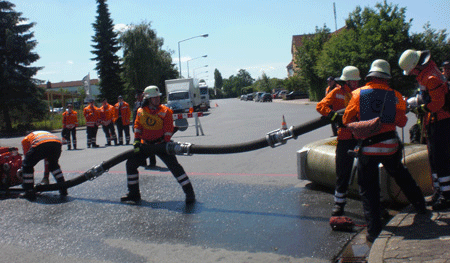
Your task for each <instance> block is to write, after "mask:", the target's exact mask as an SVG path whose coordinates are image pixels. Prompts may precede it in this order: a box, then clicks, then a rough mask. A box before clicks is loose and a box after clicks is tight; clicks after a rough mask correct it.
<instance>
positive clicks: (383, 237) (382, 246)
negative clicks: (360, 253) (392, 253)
mask: <svg viewBox="0 0 450 263" xmlns="http://www.w3.org/2000/svg"><path fill="white" fill-rule="evenodd" d="M408 215H409V209H408V210H405V211H404V212H400V213H398V214H397V215H396V216H394V217H393V218H392V219H391V220H390V221H389V223H388V224H387V225H386V226H385V227H387V226H389V227H398V226H399V225H400V224H401V223H402V221H403V220H404V219H405V218H406V217H407V216H408ZM392 236H394V233H392V232H389V231H386V230H382V231H381V233H380V235H379V236H378V238H377V239H375V242H374V243H373V244H372V247H371V248H370V252H369V257H368V262H371V263H372V262H373V263H383V262H384V251H385V250H386V248H387V244H388V243H389V240H390V239H391V237H392Z"/></svg>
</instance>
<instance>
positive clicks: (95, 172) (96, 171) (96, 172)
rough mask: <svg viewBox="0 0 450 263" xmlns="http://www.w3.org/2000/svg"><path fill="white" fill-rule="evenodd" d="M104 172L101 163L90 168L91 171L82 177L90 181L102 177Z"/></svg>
mask: <svg viewBox="0 0 450 263" xmlns="http://www.w3.org/2000/svg"><path fill="white" fill-rule="evenodd" d="M104 172H106V170H105V169H103V163H102V164H99V165H96V166H94V167H92V168H91V169H89V170H88V171H87V172H86V173H85V174H84V176H85V177H86V179H88V180H90V181H92V180H94V179H95V178H97V177H99V176H100V175H102V174H103V173H104Z"/></svg>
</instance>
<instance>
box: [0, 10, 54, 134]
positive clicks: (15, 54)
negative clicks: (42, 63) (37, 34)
mask: <svg viewBox="0 0 450 263" xmlns="http://www.w3.org/2000/svg"><path fill="white" fill-rule="evenodd" d="M14 7H15V5H14V4H12V3H10V2H8V1H0V110H1V111H2V113H3V115H2V117H3V123H4V125H5V130H6V131H7V132H11V131H12V122H11V115H14V117H17V116H16V115H17V114H21V115H22V116H23V117H25V118H24V119H23V120H25V121H27V122H30V121H31V120H32V119H33V118H36V117H37V116H43V114H44V112H45V111H46V106H45V104H44V103H43V102H42V100H41V98H42V97H43V93H44V91H43V90H42V89H40V88H38V87H37V85H38V84H39V81H38V80H36V79H33V78H32V77H33V76H34V75H36V73H37V72H38V71H39V70H40V69H42V67H31V66H30V65H31V64H32V63H33V62H35V61H37V60H38V59H39V55H38V54H37V53H34V52H32V50H33V49H34V48H35V47H36V45H37V42H36V41H35V40H33V38H34V34H33V32H30V31H29V30H30V29H31V28H32V27H33V26H34V25H35V23H27V19H25V18H23V17H22V13H20V12H16V11H15V10H14ZM11 113H12V114H11ZM15 119H16V118H15ZM17 119H19V118H17Z"/></svg>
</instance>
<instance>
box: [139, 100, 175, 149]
mask: <svg viewBox="0 0 450 263" xmlns="http://www.w3.org/2000/svg"><path fill="white" fill-rule="evenodd" d="M172 135H173V111H172V110H171V109H170V108H168V107H166V106H164V105H159V106H158V108H157V109H154V110H153V109H150V108H149V107H142V108H139V109H138V111H137V116H136V121H135V122H134V138H135V139H141V140H144V141H158V140H161V139H163V140H164V141H165V142H169V141H170V139H171V138H172Z"/></svg>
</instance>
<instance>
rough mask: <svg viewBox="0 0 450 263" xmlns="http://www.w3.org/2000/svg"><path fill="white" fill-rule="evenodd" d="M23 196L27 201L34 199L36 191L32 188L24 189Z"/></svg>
mask: <svg viewBox="0 0 450 263" xmlns="http://www.w3.org/2000/svg"><path fill="white" fill-rule="evenodd" d="M22 197H23V198H25V199H27V200H28V201H30V202H32V201H36V192H35V191H34V189H32V190H27V191H25V194H24V195H23V196H22Z"/></svg>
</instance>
